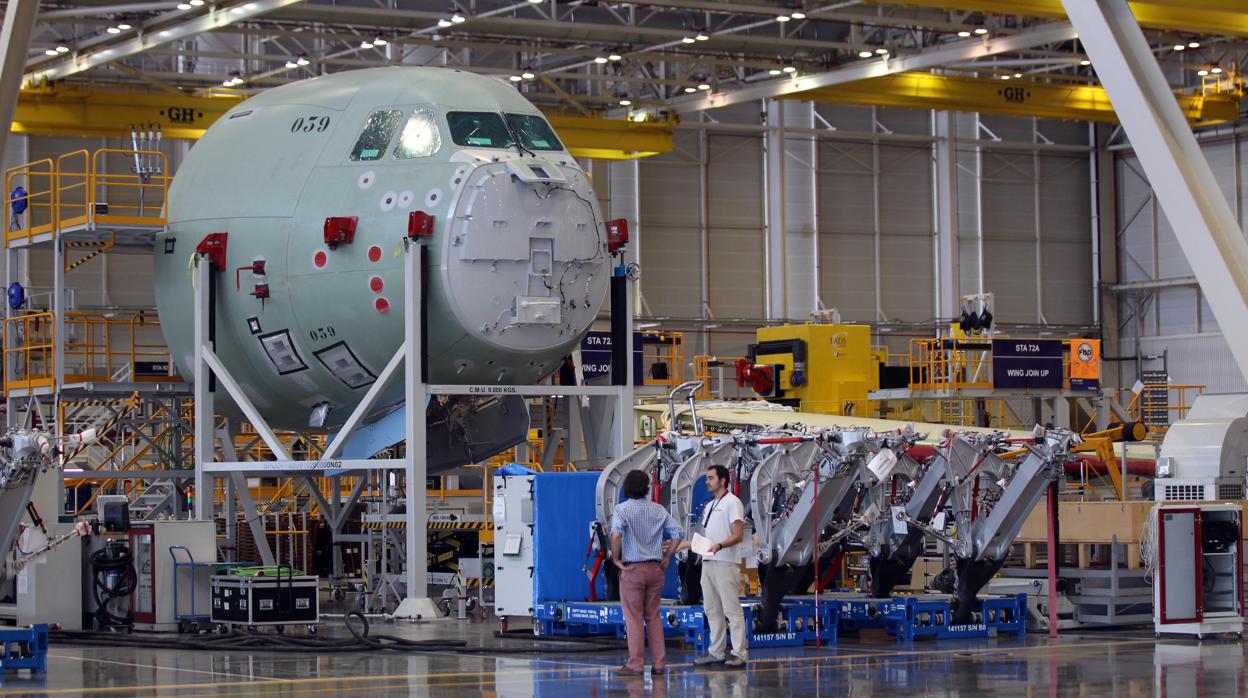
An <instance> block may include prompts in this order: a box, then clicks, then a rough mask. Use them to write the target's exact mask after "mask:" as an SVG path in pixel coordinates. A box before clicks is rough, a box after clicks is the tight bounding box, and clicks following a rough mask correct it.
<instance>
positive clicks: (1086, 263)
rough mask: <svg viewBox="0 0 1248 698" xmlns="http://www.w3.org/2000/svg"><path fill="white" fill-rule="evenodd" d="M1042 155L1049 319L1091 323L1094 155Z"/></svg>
mask: <svg viewBox="0 0 1248 698" xmlns="http://www.w3.org/2000/svg"><path fill="white" fill-rule="evenodd" d="M1045 135H1046V136H1047V135H1048V134H1047V133H1046V134H1045ZM1069 135H1074V134H1069ZM1038 160H1039V165H1040V183H1039V187H1040V211H1039V214H1040V215H1039V220H1040V292H1041V296H1040V301H1041V302H1040V306H1041V309H1042V310H1043V312H1044V319H1045V320H1046V321H1047V322H1049V323H1051V324H1090V323H1091V322H1092V264H1093V261H1092V193H1091V192H1092V190H1091V181H1090V180H1091V173H1090V170H1089V165H1088V158H1087V156H1086V155H1077V156H1063V155H1057V154H1050V153H1045V154H1043V155H1041V156H1039V158H1038Z"/></svg>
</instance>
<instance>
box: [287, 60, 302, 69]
mask: <svg viewBox="0 0 1248 698" xmlns="http://www.w3.org/2000/svg"><path fill="white" fill-rule="evenodd" d="M286 67H287V68H298V67H299V64H298V63H296V62H294V61H286Z"/></svg>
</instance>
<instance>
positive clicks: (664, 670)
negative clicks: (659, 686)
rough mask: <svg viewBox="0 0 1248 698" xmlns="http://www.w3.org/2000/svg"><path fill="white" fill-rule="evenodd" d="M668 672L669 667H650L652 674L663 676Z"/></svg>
mask: <svg viewBox="0 0 1248 698" xmlns="http://www.w3.org/2000/svg"><path fill="white" fill-rule="evenodd" d="M666 673H667V667H664V668H662V669H659V668H656V667H650V675H651V676H662V675H664V674H666Z"/></svg>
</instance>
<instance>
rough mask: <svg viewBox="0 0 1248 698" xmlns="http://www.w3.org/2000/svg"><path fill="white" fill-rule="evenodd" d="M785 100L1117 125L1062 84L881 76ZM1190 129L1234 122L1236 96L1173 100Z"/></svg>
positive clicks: (1106, 105) (1096, 90)
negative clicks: (1194, 125) (1193, 125)
mask: <svg viewBox="0 0 1248 698" xmlns="http://www.w3.org/2000/svg"><path fill="white" fill-rule="evenodd" d="M784 98H785V99H795V100H802V101H813V102H829V103H835V104H863V105H876V106H883V107H909V108H917V109H948V110H953V111H975V112H983V113H989V114H1007V115H1011V116H1038V117H1041V118H1046V119H1073V120H1078V121H1102V122H1116V121H1117V117H1116V116H1115V115H1114V108H1113V105H1111V104H1110V102H1109V95H1107V94H1106V93H1105V89H1104V88H1102V87H1100V86H1099V85H1066V84H1054V83H1042V82H1032V81H1028V80H1001V79H989V78H967V77H955V76H950V75H932V74H930V73H898V74H895V75H888V76H885V77H879V78H872V79H870V80H860V81H858V82H852V83H846V84H843V85H836V86H834V87H825V88H820V89H816V90H808V91H806V92H797V93H793V94H790V95H786V96H785V97H784ZM1175 98H1176V99H1177V100H1178V102H1179V107H1180V108H1181V109H1182V110H1183V113H1184V114H1185V115H1186V116H1187V118H1188V121H1190V122H1192V123H1193V124H1209V123H1217V122H1223V121H1235V120H1236V119H1238V118H1239V102H1240V97H1239V95H1238V94H1235V93H1225V94H1215V93H1210V94H1204V95H1176V96H1175Z"/></svg>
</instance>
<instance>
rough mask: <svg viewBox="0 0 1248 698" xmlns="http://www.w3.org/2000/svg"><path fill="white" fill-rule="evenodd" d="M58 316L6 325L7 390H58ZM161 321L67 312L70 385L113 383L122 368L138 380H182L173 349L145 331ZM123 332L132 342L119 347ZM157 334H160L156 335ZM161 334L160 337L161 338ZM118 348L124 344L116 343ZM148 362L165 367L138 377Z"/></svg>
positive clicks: (19, 318)
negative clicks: (174, 363)
mask: <svg viewBox="0 0 1248 698" xmlns="http://www.w3.org/2000/svg"><path fill="white" fill-rule="evenodd" d="M55 317H56V316H55V315H54V314H53V313H50V312H46V311H45V312H33V313H23V314H21V315H14V316H12V317H9V318H6V319H5V321H4V371H5V372H4V388H5V390H21V389H24V390H30V389H32V388H39V387H53V386H54V383H55V380H54V378H55V376H56V362H55V357H56V352H55V346H56V337H55V332H56V330H55V326H56V323H55ZM159 326H160V320H159V319H158V318H157V317H156V316H155V315H153V314H152V313H145V312H139V313H136V314H134V315H131V316H129V317H122V318H110V317H106V316H105V315H103V314H101V313H84V312H67V313H65V321H64V332H65V337H64V342H63V344H64V361H65V381H66V382H67V383H84V382H110V381H112V380H113V379H114V377H115V376H120V375H121V374H122V373H123V372H121V370H120V369H121V368H122V367H123V366H128V367H129V369H130V370H129V375H128V376H124V377H123V379H128V380H136V381H143V380H147V381H162V382H168V381H180V380H181V378H180V377H179V376H175V375H171V372H172V370H173V369H172V362H171V357H170V354H169V349H168V347H167V346H165V344H164V343H163V342H160V343H156V342H153V341H150V340H147V339H145V338H144V337H143V329H144V328H158V327H159ZM122 332H124V333H126V334H127V335H128V336H129V342H128V343H125V344H126V345H125V346H124V347H122V348H115V345H114V336H115V335H117V337H116V338H117V339H120V338H121V333H122ZM152 334H156V333H154V332H153V333H152ZM156 336H159V335H158V334H156ZM117 344H118V345H120V344H123V342H117ZM144 362H153V363H157V364H160V363H163V364H164V371H165V373H164V374H162V375H145V376H139V375H137V370H136V368H137V367H138V366H139V365H140V364H141V363H144Z"/></svg>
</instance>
